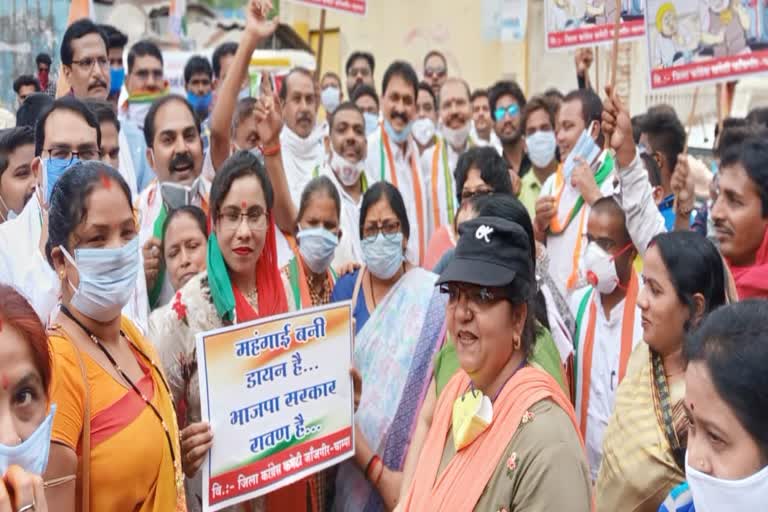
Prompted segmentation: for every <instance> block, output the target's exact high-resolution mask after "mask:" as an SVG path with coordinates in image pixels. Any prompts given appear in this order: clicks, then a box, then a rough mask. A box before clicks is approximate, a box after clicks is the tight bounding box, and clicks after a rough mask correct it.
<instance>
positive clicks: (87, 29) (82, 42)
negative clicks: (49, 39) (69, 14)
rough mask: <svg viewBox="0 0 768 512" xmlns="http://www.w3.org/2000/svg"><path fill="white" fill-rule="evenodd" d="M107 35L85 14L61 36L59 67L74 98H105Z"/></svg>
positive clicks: (107, 62)
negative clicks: (85, 16) (84, 16)
mask: <svg viewBox="0 0 768 512" xmlns="http://www.w3.org/2000/svg"><path fill="white" fill-rule="evenodd" d="M108 46H109V42H108V41H107V36H106V34H104V32H102V31H101V30H100V29H99V27H98V26H97V25H96V24H95V23H94V22H92V21H91V20H90V19H88V18H83V19H80V20H77V21H76V22H74V23H73V24H71V25H70V26H69V27H67V31H66V32H64V38H63V39H62V40H61V69H62V72H63V73H64V78H65V79H66V80H67V82H68V83H69V85H70V87H71V91H72V94H73V95H74V96H75V97H76V98H80V99H83V98H96V99H99V100H105V99H107V95H108V94H109V84H110V78H109V58H108V57H107V47H108Z"/></svg>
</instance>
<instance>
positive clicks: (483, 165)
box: [424, 147, 512, 271]
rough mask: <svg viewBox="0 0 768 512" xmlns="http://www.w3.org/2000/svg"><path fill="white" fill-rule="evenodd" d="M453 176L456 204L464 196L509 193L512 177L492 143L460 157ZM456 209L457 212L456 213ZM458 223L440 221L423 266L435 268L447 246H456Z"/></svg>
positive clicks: (464, 197) (460, 203) (510, 192)
mask: <svg viewBox="0 0 768 512" xmlns="http://www.w3.org/2000/svg"><path fill="white" fill-rule="evenodd" d="M454 176H455V179H456V199H457V203H458V205H459V210H460V209H461V205H462V203H463V202H465V200H467V199H471V198H473V197H476V196H482V195H487V194H491V193H494V192H496V193H501V194H510V195H511V194H512V181H511V179H510V177H509V171H508V170H507V164H506V162H504V159H503V158H501V157H500V156H499V153H498V152H497V151H496V150H495V149H493V148H491V147H476V148H471V149H469V150H468V151H466V152H465V153H464V154H462V155H461V156H460V157H459V161H458V162H457V163H456V171H455V172H454ZM458 215H459V212H458V211H457V213H456V216H457V217H458ZM457 239H458V223H457V221H456V220H455V219H454V223H453V225H443V226H440V227H439V228H437V230H435V232H434V234H433V235H432V238H430V240H429V245H428V246H427V255H426V256H425V258H424V268H428V269H432V270H433V271H434V269H435V265H437V263H438V262H439V261H440V258H442V257H443V255H444V254H445V252H446V251H447V250H448V249H451V248H452V247H455V246H456V240H457Z"/></svg>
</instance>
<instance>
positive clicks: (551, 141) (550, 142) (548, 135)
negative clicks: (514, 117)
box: [525, 131, 557, 169]
mask: <svg viewBox="0 0 768 512" xmlns="http://www.w3.org/2000/svg"><path fill="white" fill-rule="evenodd" d="M525 147H526V148H527V149H528V158H530V159H531V162H533V165H535V166H536V167H538V168H539V169H541V168H543V167H546V166H548V165H549V164H551V163H552V160H554V159H555V149H556V148H557V141H556V140H555V132H552V131H548V132H545V131H537V132H535V133H532V134H531V135H529V136H528V137H526V138H525Z"/></svg>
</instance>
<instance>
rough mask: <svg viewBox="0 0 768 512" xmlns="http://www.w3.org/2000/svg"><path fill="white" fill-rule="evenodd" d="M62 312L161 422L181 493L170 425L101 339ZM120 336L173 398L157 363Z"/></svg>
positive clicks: (130, 341)
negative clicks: (147, 364) (83, 333)
mask: <svg viewBox="0 0 768 512" xmlns="http://www.w3.org/2000/svg"><path fill="white" fill-rule="evenodd" d="M61 312H62V313H64V314H65V315H66V316H67V317H68V318H69V319H70V320H72V321H73V322H75V324H77V326H78V327H80V329H82V330H83V332H85V334H86V335H87V336H88V337H89V338H90V339H91V341H93V343H94V344H96V346H97V347H98V348H99V349H100V350H101V352H102V353H103V354H104V356H105V357H106V358H107V359H108V360H109V362H110V364H112V367H113V368H114V369H115V371H116V372H117V373H118V374H119V375H120V377H122V378H123V380H125V382H127V383H128V385H129V386H130V387H131V389H133V391H134V392H135V393H136V394H137V395H139V397H140V398H141V399H142V400H143V401H144V403H145V404H146V405H147V406H149V408H150V409H151V410H152V412H153V413H154V414H155V416H156V417H157V419H158V420H159V421H160V425H161V426H162V427H163V431H164V432H165V438H166V440H167V441H168V449H169V450H170V452H171V461H172V462H173V467H174V470H175V472H176V491H177V493H178V492H179V489H180V484H181V485H182V486H183V479H182V478H181V477H180V475H181V466H180V465H179V461H178V460H177V459H176V452H175V450H174V448H173V440H172V438H171V431H170V429H169V428H168V425H167V424H166V422H165V419H164V418H163V415H162V414H160V411H158V410H157V407H155V406H154V404H153V403H152V402H150V401H149V399H147V397H146V395H145V394H144V393H143V392H142V391H141V390H140V389H139V388H138V386H136V384H135V383H134V382H133V380H131V378H130V377H128V375H127V374H126V373H125V372H124V371H123V369H122V368H120V365H119V364H117V361H116V360H115V358H114V357H112V354H110V352H109V350H107V347H105V346H104V344H103V343H102V342H101V340H99V338H97V337H96V335H95V334H93V333H92V332H91V330H90V329H88V328H87V327H86V326H85V325H83V323H82V322H81V321H80V320H78V319H77V318H75V316H74V315H73V314H72V312H71V311H70V310H69V308H67V306H65V305H63V304H62V305H61ZM120 335H121V336H122V337H123V338H125V340H126V341H127V342H128V344H129V345H130V346H131V348H132V349H133V350H135V351H136V352H137V353H138V354H139V355H141V357H142V358H143V359H144V360H145V361H146V362H148V363H149V364H150V365H151V366H152V368H153V369H154V370H155V372H156V373H157V374H158V375H159V376H160V380H161V381H162V383H163V386H164V387H165V390H166V392H167V393H168V396H173V395H172V394H171V390H170V388H169V387H168V383H167V382H166V381H165V377H163V372H162V371H161V370H160V368H158V367H157V365H156V364H155V362H154V361H153V360H152V359H151V358H150V357H149V356H148V355H146V354H145V353H144V351H143V350H141V349H140V348H139V347H138V346H137V345H136V344H135V343H134V342H133V340H131V339H130V338H129V337H128V335H126V334H125V333H124V332H123V330H122V329H121V330H120Z"/></svg>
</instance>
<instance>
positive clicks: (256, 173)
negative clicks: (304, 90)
mask: <svg viewBox="0 0 768 512" xmlns="http://www.w3.org/2000/svg"><path fill="white" fill-rule="evenodd" d="M274 207H275V200H274V192H273V188H272V184H271V182H270V180H269V178H268V176H267V172H266V170H265V168H264V166H263V165H262V164H261V162H260V161H259V159H258V158H257V157H256V156H254V155H253V154H251V153H250V152H248V151H239V152H237V153H235V154H233V155H232V156H231V157H229V158H228V159H227V160H226V161H225V162H224V165H223V166H222V167H221V168H220V169H219V171H218V172H217V173H216V177H215V179H214V181H213V185H212V186H211V194H210V215H211V221H212V227H211V234H210V236H209V238H208V255H207V271H206V272H202V273H200V274H198V275H197V276H195V277H194V278H192V279H191V280H190V281H189V282H188V283H187V284H186V285H185V286H184V287H183V288H182V289H181V290H180V291H178V292H177V293H176V295H175V296H174V298H173V299H172V300H171V303H170V304H169V305H168V306H167V307H165V308H163V309H162V310H161V311H162V313H161V314H155V315H153V316H152V318H151V322H150V336H151V337H152V339H153V340H154V342H155V343H156V344H157V347H158V350H159V352H160V355H161V358H162V361H163V365H164V367H165V369H166V372H167V375H168V379H169V382H170V385H171V389H172V390H173V393H174V396H175V397H176V409H177V412H178V415H179V418H180V422H181V423H182V425H183V426H185V428H184V429H183V430H182V433H181V446H182V453H183V454H184V464H185V466H184V472H185V474H186V475H187V478H188V480H187V501H188V502H189V508H190V510H199V508H200V504H201V503H202V495H201V493H202V479H201V473H200V471H199V469H200V466H201V465H202V463H203V460H204V459H205V456H206V454H207V453H208V450H209V449H210V448H211V446H212V445H213V443H214V442H215V440H214V438H213V433H212V432H211V429H210V426H209V425H208V424H206V423H202V422H201V411H200V394H199V384H198V378H199V376H198V373H197V356H196V352H195V335H196V334H197V333H199V332H203V331H209V330H211V329H215V328H219V327H223V326H227V325H234V324H238V323H241V322H246V321H249V320H255V319H257V318H264V317H269V316H273V315H276V314H279V313H285V312H288V311H293V310H295V306H296V302H295V299H294V296H293V291H292V289H291V286H290V283H289V282H288V280H287V279H286V278H285V276H284V275H283V274H282V273H281V272H280V270H279V269H278V266H277V248H276V241H275V235H276V227H275V220H274V213H273V212H274ZM317 496H318V493H317V489H316V483H315V481H314V480H313V479H311V478H309V479H305V480H301V481H300V482H297V483H295V484H293V485H290V486H288V487H284V488H282V489H280V490H278V491H275V492H273V493H271V494H269V495H267V496H265V497H264V498H259V499H256V500H252V501H250V502H248V503H246V504H243V505H241V506H240V507H241V508H237V507H235V508H234V509H233V510H245V509H243V508H242V507H261V506H266V507H267V510H292V511H293V510H296V511H303V510H312V511H316V510H320V508H319V505H318V503H316V501H315V500H316V499H317V498H316V497H317ZM308 501H309V502H310V503H311V504H312V505H311V506H310V507H308V506H307V503H308Z"/></svg>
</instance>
